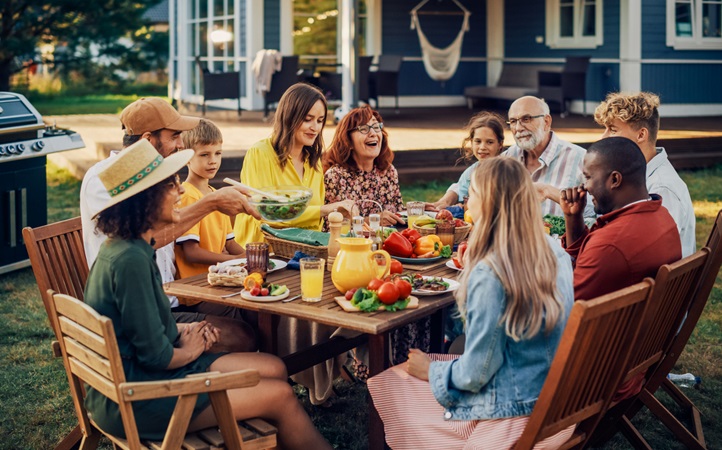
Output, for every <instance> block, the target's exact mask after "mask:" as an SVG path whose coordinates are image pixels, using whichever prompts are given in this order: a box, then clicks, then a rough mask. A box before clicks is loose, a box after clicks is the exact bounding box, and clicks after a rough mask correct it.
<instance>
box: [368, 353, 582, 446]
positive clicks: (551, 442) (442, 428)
mask: <svg viewBox="0 0 722 450" xmlns="http://www.w3.org/2000/svg"><path fill="white" fill-rule="evenodd" d="M429 356H430V357H431V359H432V360H434V361H450V360H452V359H455V358H458V357H459V356H458V355H444V354H432V355H429ZM406 365H407V363H403V364H399V365H397V366H394V367H392V368H390V369H388V370H386V371H384V372H382V373H380V374H378V375H377V376H375V377H372V378H369V380H368V389H369V393H370V394H371V397H372V398H373V402H374V407H375V408H376V410H377V411H378V413H379V416H381V420H382V421H383V423H384V431H385V433H386V443H387V444H388V445H389V447H391V448H392V449H394V450H404V449H409V450H412V449H413V450H417V449H442V448H443V449H448V450H452V449H459V450H461V449H463V450H472V449H479V450H481V449H490V450H491V449H493V450H500V449H508V448H511V447H512V446H513V445H514V444H515V443H516V441H517V440H518V439H519V437H520V436H521V434H522V432H523V431H524V427H525V426H526V423H527V421H528V420H529V416H523V417H512V418H507V419H493V420H468V421H463V420H444V408H443V407H442V406H441V405H440V404H439V402H437V401H436V398H434V394H433V393H432V392H431V386H430V385H429V382H428V381H423V380H419V379H418V378H416V377H413V376H411V375H409V373H408V372H407V370H406ZM573 432H574V427H573V426H572V427H569V428H567V429H565V430H563V431H560V432H559V433H557V434H555V435H554V436H551V437H549V438H547V439H545V440H544V441H542V442H540V443H538V444H537V445H536V446H534V448H535V449H539V450H542V449H543V450H552V449H556V448H559V447H560V446H561V445H562V444H563V443H564V442H566V441H567V440H568V439H569V438H570V437H571V435H572V433H573Z"/></svg>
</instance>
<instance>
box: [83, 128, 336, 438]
mask: <svg viewBox="0 0 722 450" xmlns="http://www.w3.org/2000/svg"><path fill="white" fill-rule="evenodd" d="M192 156H193V151H192V150H184V151H182V152H179V153H177V154H174V155H171V156H169V157H168V158H166V159H165V160H164V159H163V158H162V157H161V156H160V155H159V154H158V153H157V152H156V150H155V149H154V148H153V147H152V145H150V143H149V142H148V141H147V140H141V141H139V142H138V143H137V144H134V145H132V146H130V147H128V148H126V149H125V150H123V151H122V152H121V153H120V154H119V155H118V156H116V157H115V158H114V160H113V162H111V163H110V164H109V165H108V166H107V167H106V169H105V170H104V171H102V172H100V174H99V178H100V179H101V181H102V182H103V184H104V186H105V187H106V189H107V190H108V194H109V196H108V200H107V202H106V204H105V205H104V207H103V208H102V209H101V210H100V211H98V212H97V213H96V214H95V217H96V218H97V228H98V230H100V231H101V232H103V233H104V234H106V235H108V236H109V238H108V240H107V241H106V242H105V243H104V244H103V246H102V247H101V250H100V252H99V254H98V257H97V259H96V261H95V263H94V264H93V267H92V269H91V271H90V275H89V277H88V283H87V286H86V289H85V301H86V302H87V303H88V304H89V305H91V306H92V307H93V308H94V309H96V310H97V311H98V312H99V313H100V314H102V315H105V316H107V317H109V318H110V319H111V320H112V322H113V328H114V329H115V334H116V337H117V340H118V347H119V349H120V353H121V357H122V360H123V368H124V370H125V376H126V379H127V380H128V381H150V380H170V379H177V378H183V377H185V376H186V375H189V374H193V373H199V372H205V371H217V372H230V371H234V370H242V369H255V370H257V371H258V372H259V373H260V376H261V381H260V382H259V384H258V385H257V386H255V387H252V388H247V389H234V390H231V391H229V392H228V395H229V397H230V401H231V406H232V409H233V412H234V414H235V418H236V419H237V420H242V419H246V418H251V417H262V418H264V419H266V420H269V421H271V422H273V423H274V424H275V425H276V426H277V427H278V430H279V433H278V440H279V446H280V447H283V448H297V449H308V448H319V449H327V448H331V447H330V446H329V445H328V443H327V442H326V441H324V439H323V437H322V436H321V435H320V434H319V433H318V431H317V430H316V429H315V428H314V427H313V424H312V423H311V420H310V419H309V418H308V416H307V415H306V413H305V412H304V410H303V408H302V407H301V405H300V404H299V403H298V400H297V399H296V396H295V394H294V392H293V390H292V389H291V387H290V386H289V385H288V383H287V382H286V378H287V373H286V369H285V366H284V364H283V362H282V361H281V360H280V359H278V358H277V357H275V356H272V355H268V354H262V353H215V354H210V353H207V351H208V350H209V349H210V347H211V346H212V345H213V343H215V342H216V341H217V339H218V331H217V330H216V329H215V328H213V327H212V326H211V325H210V324H208V323H207V322H205V321H203V322H198V323H191V324H178V325H176V323H175V321H174V320H173V317H172V315H171V312H170V305H169V303H168V298H167V297H166V295H165V294H164V293H163V287H162V284H161V278H160V273H159V271H158V268H157V266H156V264H155V260H154V251H153V247H152V242H153V237H152V236H153V230H154V229H160V228H163V227H165V226H167V225H170V224H172V223H175V222H177V221H178V219H179V213H178V209H177V206H178V204H179V202H180V194H181V192H182V188H181V187H180V183H179V178H178V176H177V175H175V172H177V171H178V170H179V169H180V168H181V167H183V166H184V165H185V164H186V163H187V162H188V161H189V160H190V158H191V157H192ZM180 326H183V328H181V329H180V330H179V329H178V327H180ZM175 403H176V399H175V398H168V399H160V400H148V401H141V402H134V403H133V412H134V414H135V418H136V422H137V424H138V431H139V433H140V436H141V438H144V439H154V440H155V439H162V438H163V435H164V434H165V430H166V429H167V427H168V423H169V420H170V417H171V415H172V413H173V408H174V407H175ZM85 404H86V407H87V409H88V412H89V414H90V415H91V417H92V418H93V420H94V421H95V422H96V423H97V424H98V426H100V427H101V428H102V429H104V430H105V431H107V432H109V433H111V434H114V435H116V436H120V437H125V433H124V431H123V426H122V421H121V418H120V413H119V411H118V406H117V404H115V403H114V402H112V401H111V400H109V399H108V398H106V397H105V396H103V395H102V394H101V393H100V392H98V391H96V390H94V389H92V388H89V389H88V392H87V397H86V400H85ZM216 423H217V421H216V418H215V415H214V413H213V410H212V408H211V407H210V402H209V399H208V396H207V395H201V396H199V397H198V401H197V403H196V407H195V410H194V413H193V418H192V420H191V424H190V428H189V430H191V431H192V430H198V429H202V428H207V427H210V426H213V425H215V424H216Z"/></svg>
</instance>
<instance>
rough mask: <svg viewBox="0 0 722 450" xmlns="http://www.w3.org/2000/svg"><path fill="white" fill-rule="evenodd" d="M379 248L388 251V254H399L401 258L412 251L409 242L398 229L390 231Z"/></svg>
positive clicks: (407, 255) (406, 256)
mask: <svg viewBox="0 0 722 450" xmlns="http://www.w3.org/2000/svg"><path fill="white" fill-rule="evenodd" d="M381 248H383V249H384V250H386V251H387V252H389V254H390V255H393V256H401V257H402V258H408V257H409V256H411V254H412V253H413V252H414V248H413V247H412V246H411V242H409V240H408V239H406V238H405V237H404V236H403V235H402V234H401V233H399V232H398V231H394V232H393V233H391V234H390V235H389V237H387V238H386V240H385V241H384V245H383V246H382V247H381Z"/></svg>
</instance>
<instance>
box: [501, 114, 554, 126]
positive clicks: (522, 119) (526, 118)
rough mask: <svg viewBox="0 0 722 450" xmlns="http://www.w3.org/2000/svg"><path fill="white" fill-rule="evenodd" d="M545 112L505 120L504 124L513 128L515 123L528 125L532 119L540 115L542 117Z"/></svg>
mask: <svg viewBox="0 0 722 450" xmlns="http://www.w3.org/2000/svg"><path fill="white" fill-rule="evenodd" d="M544 116H546V114H539V115H536V116H530V115H526V116H521V117H519V118H518V119H509V120H507V122H506V124H507V125H509V128H514V127H515V126H516V124H518V123H521V124H522V125H529V124H530V123H531V120H532V119H538V118H540V117H544Z"/></svg>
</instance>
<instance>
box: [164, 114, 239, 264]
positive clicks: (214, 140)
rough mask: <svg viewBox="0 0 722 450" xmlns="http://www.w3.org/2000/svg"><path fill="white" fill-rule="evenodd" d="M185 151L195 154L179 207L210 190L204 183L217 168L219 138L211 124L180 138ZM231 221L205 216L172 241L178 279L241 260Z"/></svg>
mask: <svg viewBox="0 0 722 450" xmlns="http://www.w3.org/2000/svg"><path fill="white" fill-rule="evenodd" d="M182 139H183V145H184V146H185V148H192V149H193V151H194V152H195V154H194V155H193V158H192V159H191V160H190V162H189V163H188V178H186V181H185V182H184V183H183V188H184V189H185V192H184V193H183V194H182V195H181V204H182V206H183V207H185V206H188V205H190V204H193V203H195V202H197V201H198V200H200V199H201V198H203V197H204V196H205V195H207V194H210V193H211V192H213V191H214V189H213V188H212V187H211V186H210V184H209V183H208V182H209V181H210V180H211V179H213V177H214V176H216V173H218V169H220V167H221V159H222V156H223V149H222V144H223V136H222V135H221V130H219V129H218V127H217V126H216V125H215V124H214V123H213V122H211V121H209V120H205V119H201V121H200V123H199V124H198V126H197V127H195V128H194V129H192V130H189V131H186V132H184V133H183V135H182ZM233 237H234V234H233V226H232V225H231V219H230V217H228V216H227V215H225V214H222V213H220V212H218V211H216V212H213V213H211V214H208V215H207V216H206V217H204V218H203V219H202V220H201V221H200V222H198V223H197V224H195V225H194V226H193V227H191V228H190V229H189V230H188V231H186V232H185V233H184V234H183V235H182V236H181V237H179V238H178V239H176V244H177V245H176V247H175V252H176V263H177V265H178V273H179V275H180V277H181V278H186V277H190V276H192V275H198V274H200V273H207V272H208V266H210V265H211V264H216V263H218V262H223V261H229V260H231V259H236V258H241V257H243V256H245V251H244V250H243V248H242V247H241V246H240V245H239V244H238V243H237V242H236V241H235V240H233Z"/></svg>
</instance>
